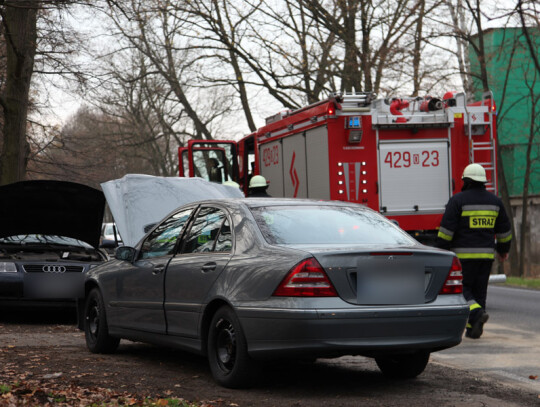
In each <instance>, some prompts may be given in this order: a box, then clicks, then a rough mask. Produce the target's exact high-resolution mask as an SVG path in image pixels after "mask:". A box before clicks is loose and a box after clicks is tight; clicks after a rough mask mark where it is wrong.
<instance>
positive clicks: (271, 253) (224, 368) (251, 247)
mask: <svg viewBox="0 0 540 407" xmlns="http://www.w3.org/2000/svg"><path fill="white" fill-rule="evenodd" d="M115 257H116V258H115V259H114V260H112V261H110V262H107V263H105V264H103V265H101V266H98V267H96V268H94V269H92V270H90V272H89V273H88V274H87V276H86V285H85V292H86V295H85V299H84V302H81V304H80V307H79V308H80V318H79V321H80V323H79V325H80V328H81V329H84V331H85V336H86V343H87V346H88V349H89V350H90V351H91V352H95V353H108V352H113V351H115V350H116V348H117V347H118V345H119V342H120V340H121V339H129V340H135V341H142V342H148V343H154V344H158V345H159V344H161V345H166V346H174V347H178V348H182V349H185V350H189V351H193V352H196V353H199V354H204V355H206V356H207V358H208V361H209V364H210V369H211V372H212V375H213V377H214V379H215V380H216V381H217V382H218V383H220V384H221V385H223V386H226V387H242V386H246V385H248V384H250V382H252V381H253V379H254V378H256V377H257V376H258V375H257V374H256V373H257V372H259V371H260V369H259V368H260V366H261V363H263V361H264V360H268V359H274V360H275V359H276V358H288V359H300V358H306V359H311V360H313V359H315V358H318V357H325V358H328V357H339V356H342V355H363V356H368V357H373V358H375V361H376V362H377V365H378V366H379V368H380V370H381V371H382V373H383V374H385V375H386V376H389V377H397V378H413V377H416V376H417V375H419V374H420V373H422V372H423V371H424V369H425V367H426V365H427V363H428V360H429V356H430V353H431V352H435V351H438V350H442V349H446V348H449V347H452V346H455V345H457V344H459V343H460V342H461V338H462V334H463V330H464V328H465V324H466V321H467V316H468V312H469V311H468V306H467V304H466V302H465V300H464V298H463V296H462V275H461V266H460V263H459V261H458V259H457V257H455V255H454V254H453V253H451V252H447V251H443V250H438V249H434V248H431V247H427V246H423V245H421V244H419V243H418V242H417V241H415V240H414V239H413V238H411V237H410V236H409V235H408V234H406V233H405V232H403V231H402V230H401V229H399V228H398V227H397V226H395V225H394V224H393V223H391V222H390V221H388V220H387V219H386V218H384V217H383V216H381V215H379V214H378V213H376V212H374V211H372V210H370V209H368V208H365V207H363V206H360V205H355V204H350V203H341V202H322V201H312V200H299V199H294V200H291V199H272V198H269V199H266V198H251V199H223V200H211V201H203V202H195V203H192V204H188V205H186V206H183V207H181V208H179V209H177V210H175V211H173V212H172V213H170V214H169V215H168V216H166V217H165V219H164V220H162V221H161V222H159V223H158V224H156V225H155V226H154V227H153V229H152V230H151V231H149V232H148V233H147V234H146V235H145V236H144V237H143V238H142V239H141V241H140V242H139V243H138V244H136V245H135V247H128V246H123V247H119V248H118V249H117V251H116V255H115Z"/></svg>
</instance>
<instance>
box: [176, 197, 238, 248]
mask: <svg viewBox="0 0 540 407" xmlns="http://www.w3.org/2000/svg"><path fill="white" fill-rule="evenodd" d="M205 208H215V209H218V210H220V211H222V212H223V213H224V214H225V219H223V222H221V225H220V227H219V232H218V234H217V235H216V239H215V240H214V245H213V246H212V251H211V252H204V253H198V252H190V253H185V252H184V249H185V244H186V241H185V238H186V236H189V233H191V228H192V226H193V223H194V222H195V219H196V218H197V216H198V215H199V213H200V211H201V210H203V209H205ZM225 220H228V221H229V225H230V226H229V227H230V228H231V239H232V243H233V244H232V247H231V250H230V251H228V252H216V251H215V248H216V242H217V239H218V237H219V235H220V233H221V229H222V228H223V224H224V222H225ZM232 225H233V223H232V220H231V216H230V213H229V211H228V210H227V208H226V207H224V206H222V205H219V204H200V205H199V207H198V208H197V211H196V213H194V214H193V215H192V217H191V219H190V222H189V225H188V226H189V228H185V232H184V233H183V235H182V247H181V250H178V251H177V252H176V253H175V256H176V255H179V256H181V255H195V254H203V255H208V254H224V255H231V254H233V253H234V249H235V244H236V240H235V239H234V232H233V226H232Z"/></svg>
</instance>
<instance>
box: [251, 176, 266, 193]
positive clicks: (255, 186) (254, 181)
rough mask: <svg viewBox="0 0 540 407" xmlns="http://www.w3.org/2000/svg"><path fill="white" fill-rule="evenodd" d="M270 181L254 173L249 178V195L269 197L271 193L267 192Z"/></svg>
mask: <svg viewBox="0 0 540 407" xmlns="http://www.w3.org/2000/svg"><path fill="white" fill-rule="evenodd" d="M267 189H268V182H266V178H264V177H263V176H262V175H254V176H253V177H251V179H250V180H249V190H248V197H250V198H269V197H270V195H268V193H267V192H266V190H267Z"/></svg>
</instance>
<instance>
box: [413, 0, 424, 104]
mask: <svg viewBox="0 0 540 407" xmlns="http://www.w3.org/2000/svg"><path fill="white" fill-rule="evenodd" d="M425 8H426V1H425V0H420V1H419V4H418V19H417V20H416V31H415V33H414V50H413V93H412V96H418V92H419V91H420V83H421V81H422V78H421V76H420V61H421V57H422V52H421V51H422V37H423V25H424V10H425Z"/></svg>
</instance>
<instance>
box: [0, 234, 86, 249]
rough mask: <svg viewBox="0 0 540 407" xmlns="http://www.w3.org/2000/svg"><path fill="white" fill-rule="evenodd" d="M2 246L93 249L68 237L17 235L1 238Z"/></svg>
mask: <svg viewBox="0 0 540 407" xmlns="http://www.w3.org/2000/svg"><path fill="white" fill-rule="evenodd" d="M0 244H10V245H14V244H16V245H61V246H78V247H83V248H85V249H91V248H92V246H90V245H89V244H88V243H85V242H82V241H80V240H77V239H73V238H71V237H66V236H56V235H32V234H31V235H16V236H8V237H2V238H0Z"/></svg>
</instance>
